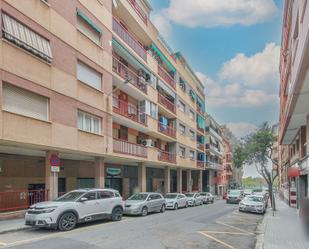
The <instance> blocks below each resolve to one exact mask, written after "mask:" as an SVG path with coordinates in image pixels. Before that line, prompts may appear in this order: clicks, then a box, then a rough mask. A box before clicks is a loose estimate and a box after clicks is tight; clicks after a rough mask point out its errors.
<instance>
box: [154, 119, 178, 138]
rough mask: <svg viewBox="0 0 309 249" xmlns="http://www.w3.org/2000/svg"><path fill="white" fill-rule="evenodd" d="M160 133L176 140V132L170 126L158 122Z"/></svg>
mask: <svg viewBox="0 0 309 249" xmlns="http://www.w3.org/2000/svg"><path fill="white" fill-rule="evenodd" d="M158 131H159V132H161V133H163V134H164V135H167V136H169V137H173V138H176V130H175V129H174V128H172V127H170V126H168V125H164V124H162V123H161V122H158Z"/></svg>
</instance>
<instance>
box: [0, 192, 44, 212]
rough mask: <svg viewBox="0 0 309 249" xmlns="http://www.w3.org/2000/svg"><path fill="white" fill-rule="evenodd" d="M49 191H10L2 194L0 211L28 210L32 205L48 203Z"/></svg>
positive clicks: (0, 195)
mask: <svg viewBox="0 0 309 249" xmlns="http://www.w3.org/2000/svg"><path fill="white" fill-rule="evenodd" d="M48 192H49V191H48V190H45V189H42V190H12V191H11V190H10V191H6V192H0V211H1V212H3V211H14V210H19V209H27V208H29V207H30V206H31V205H33V204H35V203H38V202H42V201H47V200H48Z"/></svg>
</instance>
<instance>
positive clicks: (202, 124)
mask: <svg viewBox="0 0 309 249" xmlns="http://www.w3.org/2000/svg"><path fill="white" fill-rule="evenodd" d="M197 126H198V128H200V129H205V119H204V118H203V117H202V116H200V115H199V114H197Z"/></svg>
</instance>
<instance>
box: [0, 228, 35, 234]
mask: <svg viewBox="0 0 309 249" xmlns="http://www.w3.org/2000/svg"><path fill="white" fill-rule="evenodd" d="M30 229H32V227H18V228H13V229H8V230H3V231H0V235H1V234H7V233H13V232H18V231H23V230H30Z"/></svg>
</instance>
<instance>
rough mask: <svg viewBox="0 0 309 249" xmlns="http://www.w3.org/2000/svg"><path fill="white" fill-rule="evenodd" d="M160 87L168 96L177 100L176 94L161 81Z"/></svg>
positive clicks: (159, 81) (159, 82)
mask: <svg viewBox="0 0 309 249" xmlns="http://www.w3.org/2000/svg"><path fill="white" fill-rule="evenodd" d="M158 86H159V87H161V88H162V89H163V90H164V91H165V92H166V93H167V94H169V95H170V96H172V97H173V98H176V94H175V93H174V92H173V91H172V90H171V89H170V88H169V87H168V86H167V85H165V83H163V82H162V80H160V79H159V80H158Z"/></svg>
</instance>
